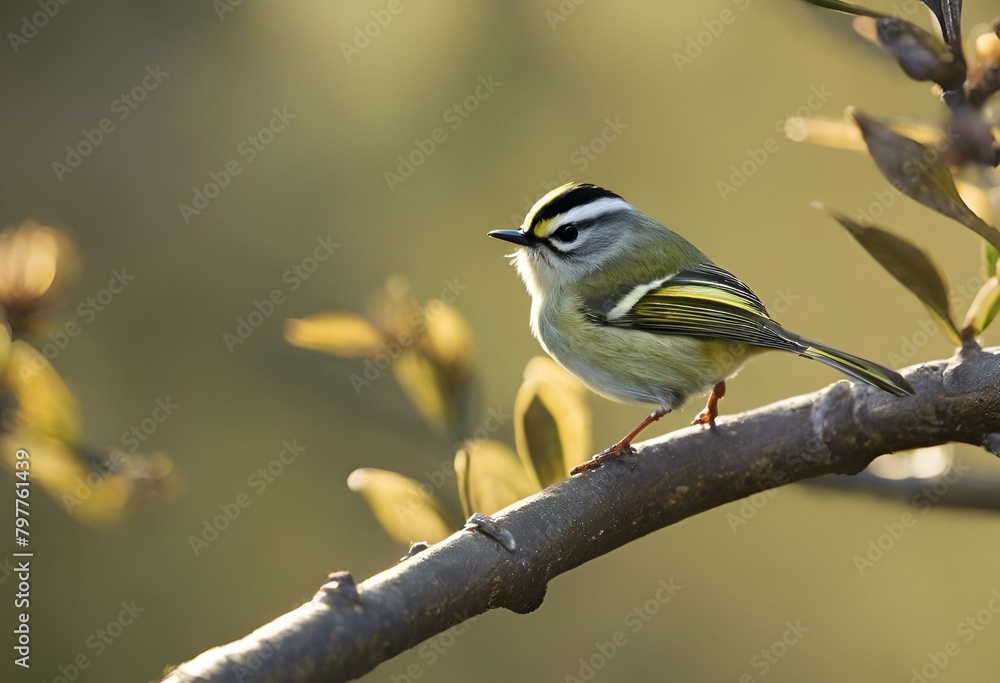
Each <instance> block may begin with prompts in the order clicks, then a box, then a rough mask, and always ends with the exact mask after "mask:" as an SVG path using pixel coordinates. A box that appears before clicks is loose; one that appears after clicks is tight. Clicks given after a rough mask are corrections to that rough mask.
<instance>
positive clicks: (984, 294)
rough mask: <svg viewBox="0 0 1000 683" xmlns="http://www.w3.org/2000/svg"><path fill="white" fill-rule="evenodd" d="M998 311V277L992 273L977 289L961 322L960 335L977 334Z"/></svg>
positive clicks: (999, 310)
mask: <svg viewBox="0 0 1000 683" xmlns="http://www.w3.org/2000/svg"><path fill="white" fill-rule="evenodd" d="M998 312H1000V278H998V277H997V276H996V275H994V276H993V277H991V278H990V279H989V280H987V281H986V283H985V284H984V285H983V286H982V287H981V288H980V289H979V291H978V292H977V293H976V298H975V299H973V301H972V305H971V306H969V312H968V313H967V314H966V315H965V322H964V323H963V324H962V335H963V336H966V337H975V336H978V335H979V334H981V333H982V332H983V330H985V329H986V328H987V327H989V326H990V323H991V322H993V318H995V317H996V315H997V313H998Z"/></svg>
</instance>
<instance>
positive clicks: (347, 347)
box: [285, 313, 383, 358]
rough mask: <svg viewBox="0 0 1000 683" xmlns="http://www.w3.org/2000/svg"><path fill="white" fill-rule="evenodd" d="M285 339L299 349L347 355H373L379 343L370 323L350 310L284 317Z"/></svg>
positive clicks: (378, 349) (378, 347) (349, 356)
mask: <svg viewBox="0 0 1000 683" xmlns="http://www.w3.org/2000/svg"><path fill="white" fill-rule="evenodd" d="M285 340H286V341H287V342H288V343H289V344H291V345H293V346H298V347H299V348H303V349H311V350H313V351H323V352H324V353H330V354H333V355H335V356H344V357H347V358H370V357H372V356H376V355H378V353H379V352H380V351H381V349H382V345H383V339H382V335H380V334H379V332H378V330H376V329H375V327H374V326H373V325H372V324H371V323H370V322H368V321H367V320H365V319H364V318H362V317H361V316H359V315H352V314H350V313H319V314H317V315H311V316H308V317H306V318H302V319H295V318H292V319H289V320H286V321H285Z"/></svg>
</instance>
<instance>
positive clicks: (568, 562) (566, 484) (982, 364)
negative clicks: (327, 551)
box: [165, 345, 1000, 683]
mask: <svg viewBox="0 0 1000 683" xmlns="http://www.w3.org/2000/svg"><path fill="white" fill-rule="evenodd" d="M905 374H906V375H907V378H908V379H909V380H910V382H911V383H912V384H913V386H914V387H915V388H916V390H917V395H916V396H915V397H907V398H896V397H893V396H890V395H888V394H885V393H883V392H879V391H877V390H874V389H870V388H869V387H866V386H860V385H856V384H851V383H849V382H846V381H842V382H839V383H837V384H834V385H832V386H830V387H827V388H826V389H823V390H822V391H819V392H817V393H814V394H810V395H806V396H800V397H797V398H791V399H788V400H785V401H781V402H779V403H775V404H772V405H770V406H767V407H764V408H760V409H758V410H754V411H751V412H748V413H744V414H741V415H736V416H733V417H730V418H728V419H724V420H720V421H719V426H718V428H717V429H714V430H711V431H708V430H703V429H701V428H686V429H682V430H680V431H677V432H674V433H672V434H668V435H666V436H664V437H662V438H659V439H656V440H653V441H648V442H646V443H644V444H641V445H640V446H639V453H638V456H637V457H636V458H634V460H633V461H632V462H631V463H628V462H621V461H618V462H612V463H609V464H607V465H605V466H603V467H601V468H599V469H597V470H595V471H593V472H589V473H587V474H585V475H582V476H577V477H573V478H571V479H568V480H566V481H563V482H561V483H559V484H556V485H555V486H551V487H549V488H547V489H545V490H544V491H542V492H540V493H538V494H536V495H534V496H531V497H530V498H527V499H525V500H523V501H521V502H519V503H517V504H515V505H513V506H511V507H509V508H507V509H506V510H504V511H502V512H500V513H499V514H497V515H495V517H494V519H492V520H490V522H491V523H484V519H483V518H480V519H479V520H477V522H476V524H474V525H470V526H468V527H466V529H464V530H462V531H458V532H456V533H455V534H453V535H452V536H450V537H449V538H447V539H446V540H444V541H442V542H441V543H438V544H436V545H433V546H431V547H429V548H428V549H426V550H424V551H422V552H419V553H417V554H415V555H412V556H410V557H408V558H406V559H405V560H403V561H402V562H400V563H399V564H397V565H396V566H395V567H393V568H391V569H388V570H386V571H384V572H382V573H380V574H377V575H375V576H373V577H372V578H370V579H368V580H366V581H364V582H363V583H361V584H359V585H357V586H355V584H354V581H353V579H352V578H351V577H350V575H349V574H347V573H346V572H344V573H340V574H337V575H332V576H331V580H330V581H329V582H328V583H327V584H326V585H324V586H323V587H322V588H321V589H320V591H319V592H318V593H317V594H316V596H315V597H314V598H313V599H312V600H311V601H310V602H308V603H306V604H305V605H302V606H301V607H299V608H297V609H295V610H293V611H292V612H289V613H288V614H285V615H283V616H281V617H279V618H278V619H276V620H275V621H273V622H271V623H270V624H267V625H266V626H264V627H262V628H260V629H258V630H257V631H254V632H253V633H251V634H250V635H248V636H246V637H245V638H242V639H240V640H238V641H235V642H233V643H230V644H228V645H224V646H222V647H217V648H213V649H211V650H208V651H207V652H205V653H203V654H201V655H200V656H198V657H197V658H196V659H194V660H192V661H190V662H187V663H186V664H183V665H181V666H180V667H178V668H177V669H175V670H173V671H172V672H170V673H169V674H168V675H167V677H166V679H165V681H167V682H168V683H192V682H194V681H199V682H203V683H204V682H209V681H210V682H212V683H222V682H226V683H229V682H236V681H247V680H252V681H255V682H260V681H274V682H277V681H295V682H305V681H310V682H312V681H315V682H319V681H323V682H324V683H329V682H330V681H345V680H350V679H351V678H354V677H357V676H360V675H362V674H364V673H366V672H368V671H371V670H372V669H373V668H374V667H375V666H377V665H378V664H379V663H381V662H384V661H385V660H387V659H389V658H390V657H393V656H395V655H397V654H399V653H401V652H403V651H404V650H406V649H408V648H411V647H413V646H415V645H417V644H418V643H420V642H422V641H423V640H425V639H427V638H429V637H431V636H432V635H434V634H436V633H440V632H441V631H444V630H445V629H447V628H449V627H451V626H453V625H455V624H458V623H460V622H462V621H464V620H465V619H467V618H469V617H472V616H474V615H477V614H481V613H483V612H486V611H488V610H491V609H496V608H500V607H502V608H506V609H509V610H511V611H514V612H518V613H527V612H531V611H532V610H534V609H536V608H537V607H538V606H539V605H540V604H541V602H542V599H543V598H544V596H545V590H546V586H547V585H548V582H549V581H550V580H551V579H552V578H553V577H555V576H558V575H559V574H562V573H564V572H567V571H569V570H570V569H573V568H574V567H577V566H579V565H581V564H583V563H585V562H588V561H590V560H592V559H594V558H596V557H599V556H601V555H604V554H605V553H608V552H610V551H612V550H614V549H615V548H618V547H621V546H623V545H625V544H626V543H629V542H630V541H634V540H635V539H637V538H640V537H642V536H645V535H646V534H648V533H650V532H653V531H656V530H657V529H662V528H663V527H665V526H669V525H671V524H674V523H676V522H679V521H681V520H683V519H686V518H688V517H691V516H692V515H695V514H698V513H699V512H703V511H705V510H708V509H711V508H714V507H716V506H719V505H722V504H724V503H728V502H730V501H734V500H738V499H740V498H743V497H745V496H748V495H750V494H753V493H756V492H758V491H761V490H764V489H769V488H773V487H776V486H781V485H784V484H788V483H791V482H793V481H800V480H802V479H806V478H809V477H815V476H819V475H822V474H830V473H839V474H853V473H857V472H860V471H861V470H863V469H864V468H865V467H866V466H867V465H868V463H869V462H871V460H873V459H874V458H875V457H877V456H879V455H881V454H883V453H887V452H890V451H895V450H902V449H910V448H919V447H924V446H933V445H938V444H942V443H948V442H964V443H971V444H977V445H983V444H985V443H987V442H988V443H989V445H990V446H991V447H992V448H993V449H994V452H995V450H996V445H997V440H996V437H995V434H996V433H1000V348H993V349H989V350H986V351H983V350H981V349H979V348H978V347H975V346H973V345H968V346H967V347H966V348H965V349H964V350H962V351H961V352H960V353H959V355H958V356H956V357H955V358H952V359H950V360H942V361H935V362H932V363H927V364H924V365H920V366H916V367H913V368H910V369H909V370H908V371H907V372H906V373H905ZM991 435H994V436H991ZM990 439H993V441H990ZM498 539H502V540H504V541H505V542H504V543H503V544H501V543H500V542H498Z"/></svg>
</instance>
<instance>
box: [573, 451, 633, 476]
mask: <svg viewBox="0 0 1000 683" xmlns="http://www.w3.org/2000/svg"><path fill="white" fill-rule="evenodd" d="M635 456H636V450H635V449H634V448H632V446H624V447H623V446H619V445H618V444H615V445H614V446H612V447H611V448H606V449H605V450H603V451H601V452H600V453H598V454H597V455H595V456H594V457H593V458H591V459H590V460H588V461H586V462H582V463H580V464H579V465H577V466H576V467H574V468H573V469H571V470H570V471H569V474H570V476H573V475H574V474H580V473H581V472H586V471H587V470H594V469H597V468H598V467H600V466H601V465H603V464H604V463H606V462H607V461H608V460H614V459H616V458H621V459H622V460H625V461H626V462H627V463H628V464H629V466H630V467H635Z"/></svg>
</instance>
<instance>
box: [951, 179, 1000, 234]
mask: <svg viewBox="0 0 1000 683" xmlns="http://www.w3.org/2000/svg"><path fill="white" fill-rule="evenodd" d="M955 187H956V188H957V189H958V194H959V196H960V197H961V198H962V201H964V202H965V203H966V205H967V206H968V207H969V208H970V209H972V212H973V213H975V214H976V215H977V216H979V217H980V218H982V219H983V220H984V221H985V222H987V223H990V224H991V225H992V224H993V218H994V215H993V201H992V200H991V199H990V191H989V190H984V189H983V188H981V187H980V186H978V185H974V184H972V183H970V182H966V181H964V180H961V179H959V178H955ZM997 195H998V199H997V201H1000V192H997Z"/></svg>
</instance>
